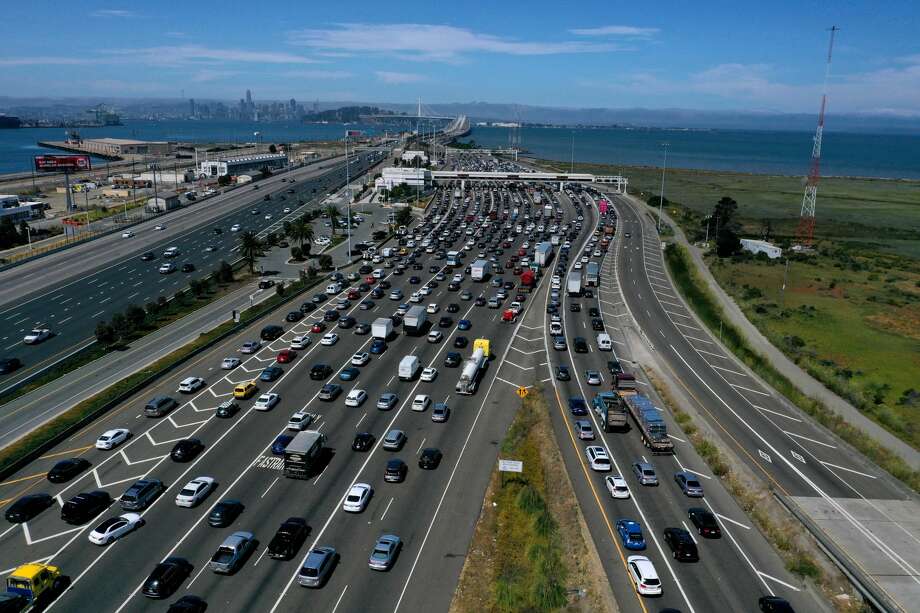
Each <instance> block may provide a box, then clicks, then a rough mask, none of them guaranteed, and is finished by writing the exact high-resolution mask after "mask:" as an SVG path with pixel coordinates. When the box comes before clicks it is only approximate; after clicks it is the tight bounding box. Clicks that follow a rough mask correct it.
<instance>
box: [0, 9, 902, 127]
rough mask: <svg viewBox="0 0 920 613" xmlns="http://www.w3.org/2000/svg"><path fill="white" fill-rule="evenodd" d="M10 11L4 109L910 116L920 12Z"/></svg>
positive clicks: (0, 65)
mask: <svg viewBox="0 0 920 613" xmlns="http://www.w3.org/2000/svg"><path fill="white" fill-rule="evenodd" d="M571 4H572V8H569V9H565V8H563V7H564V6H565V5H566V3H560V2H549V1H543V0H533V1H530V2H517V1H514V0H508V1H503V2H501V1H496V0H492V1H490V2H478V1H475V0H473V1H469V0H468V1H466V2H451V3H446V6H447V7H448V8H441V7H442V6H445V3H440V2H431V1H430V0H429V1H427V2H419V3H416V2H409V1H403V2H383V3H382V2H379V1H378V2H363V1H358V0H345V1H343V2H322V3H319V2H310V1H307V2H289V3H276V2H267V3H263V2H253V1H251V0H250V1H248V2H237V1H236V0H218V1H215V2H188V1H185V2H172V1H158V2H146V3H136V4H135V3H117V2H96V1H95V0H89V1H85V2H47V1H34V2H30V3H6V5H5V6H4V9H3V13H4V19H3V22H2V23H0V34H2V40H3V41H4V42H5V45H4V47H3V51H2V52H0V92H3V93H4V94H5V95H9V96H102V95H105V96H129V97H170V98H178V97H179V96H181V95H183V94H184V96H185V97H195V98H199V99H204V98H226V99H238V98H240V97H241V96H242V95H243V92H244V91H245V90H246V88H250V89H252V91H253V95H254V97H255V98H256V99H257V100H266V99H287V98H290V97H294V98H297V99H298V100H304V101H312V100H314V99H320V100H356V101H380V102H409V101H413V100H415V99H416V97H418V96H421V97H422V100H423V102H426V103H428V104H432V105H436V104H437V103H438V102H469V101H473V100H478V101H487V102H501V103H519V104H534V105H549V106H566V107H586V106H591V107H611V108H624V107H645V108H672V107H680V108H693V109H709V110H762V111H784V112H809V113H812V112H815V110H816V108H817V105H818V97H819V95H820V89H821V80H822V77H823V72H824V67H823V60H824V55H825V53H826V48H827V42H828V38H827V36H828V35H827V32H826V31H825V29H826V28H828V27H829V26H830V25H832V24H836V25H837V26H838V27H840V28H841V32H840V34H839V36H838V42H837V45H836V47H835V52H834V66H833V70H832V79H831V83H830V108H831V109H832V110H833V111H836V112H865V113H882V114H892V115H920V37H918V36H917V35H916V27H917V24H920V3H917V2H905V1H900V0H889V1H886V2H883V3H879V2H868V1H859V0H849V1H841V2H814V1H809V0H799V1H797V2H787V1H771V2H763V1H758V2H744V1H737V0H736V1H733V2H668V1H660V2H628V3H627V2H618V1H616V0H607V1H606V2H594V1H587V2H574V3H571Z"/></svg>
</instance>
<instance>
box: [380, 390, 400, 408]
mask: <svg viewBox="0 0 920 613" xmlns="http://www.w3.org/2000/svg"><path fill="white" fill-rule="evenodd" d="M398 402H399V396H397V395H396V394H394V393H393V392H384V393H382V394H380V398H378V399H377V408H378V409H381V410H384V411H389V410H390V409H392V408H393V407H395V406H396V404H397V403H398Z"/></svg>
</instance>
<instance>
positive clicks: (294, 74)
mask: <svg viewBox="0 0 920 613" xmlns="http://www.w3.org/2000/svg"><path fill="white" fill-rule="evenodd" d="M281 76H282V77H285V78H287V79H313V80H334V79H350V78H351V77H352V76H353V75H352V74H351V73H350V72H348V71H345V70H291V71H288V72H284V73H282V74H281Z"/></svg>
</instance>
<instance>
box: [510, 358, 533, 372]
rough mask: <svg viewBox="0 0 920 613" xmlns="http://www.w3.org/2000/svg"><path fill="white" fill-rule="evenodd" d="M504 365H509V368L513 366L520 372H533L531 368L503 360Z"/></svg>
mask: <svg viewBox="0 0 920 613" xmlns="http://www.w3.org/2000/svg"><path fill="white" fill-rule="evenodd" d="M505 364H510V365H511V366H514V367H515V368H520V369H521V370H533V368H534V367H533V366H521V365H519V364H515V363H514V362H512V361H511V360H505Z"/></svg>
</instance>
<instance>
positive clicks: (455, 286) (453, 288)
mask: <svg viewBox="0 0 920 613" xmlns="http://www.w3.org/2000/svg"><path fill="white" fill-rule="evenodd" d="M447 291H449V292H458V291H460V284H459V283H457V282H456V281H451V282H450V283H448V284H447Z"/></svg>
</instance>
